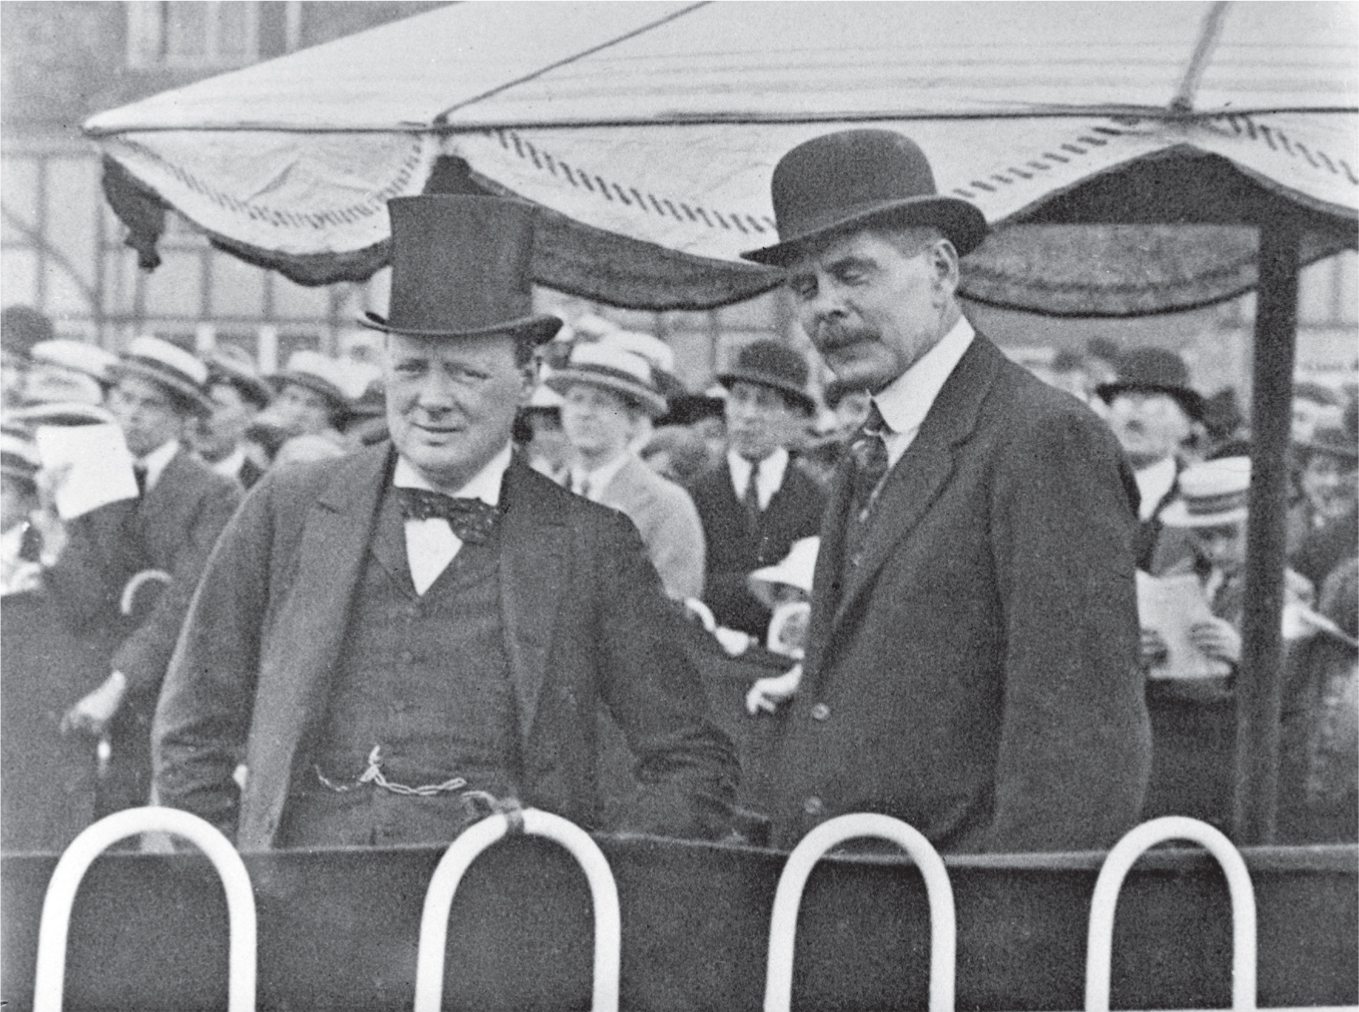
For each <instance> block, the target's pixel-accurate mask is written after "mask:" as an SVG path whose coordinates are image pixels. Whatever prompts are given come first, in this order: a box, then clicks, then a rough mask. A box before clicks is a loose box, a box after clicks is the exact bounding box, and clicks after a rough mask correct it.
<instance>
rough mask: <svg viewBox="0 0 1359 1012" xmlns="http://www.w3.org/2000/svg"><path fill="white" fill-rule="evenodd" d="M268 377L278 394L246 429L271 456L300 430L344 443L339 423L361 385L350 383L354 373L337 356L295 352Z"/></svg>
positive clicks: (345, 416)
mask: <svg viewBox="0 0 1359 1012" xmlns="http://www.w3.org/2000/svg"><path fill="white" fill-rule="evenodd" d="M270 379H271V381H272V382H273V384H274V386H275V387H276V388H277V389H278V395H277V396H276V397H275V398H274V401H273V403H272V404H270V405H269V407H268V408H266V409H265V410H264V411H261V412H260V413H259V415H258V416H256V418H255V420H254V422H253V423H252V424H251V425H250V427H249V429H248V430H247V434H248V435H250V436H251V437H252V438H254V439H257V440H259V441H260V443H261V444H263V445H264V447H265V448H266V450H267V451H268V452H269V454H270V457H272V456H273V455H274V454H276V453H278V450H279V448H280V447H281V446H282V445H283V444H284V443H285V442H287V441H288V440H289V439H292V438H294V437H296V436H320V437H322V438H323V439H328V440H330V441H331V442H333V443H334V444H335V445H336V446H340V447H343V446H344V445H345V442H344V436H343V435H341V429H343V428H344V424H345V422H346V420H347V419H348V417H349V410H350V406H351V402H352V401H353V400H354V399H356V398H357V397H358V396H359V395H361V394H362V392H363V391H362V389H359V390H352V389H350V388H349V383H350V377H349V376H348V375H346V373H345V369H344V366H343V365H342V364H341V363H340V361H339V360H338V359H334V358H331V357H329V356H327V355H322V354H321V353H320V352H318V351H310V350H303V351H297V352H293V354H292V355H291V356H290V357H289V358H288V364H287V366H286V367H285V368H284V369H283V371H282V372H280V373H278V374H277V375H275V376H272V377H270Z"/></svg>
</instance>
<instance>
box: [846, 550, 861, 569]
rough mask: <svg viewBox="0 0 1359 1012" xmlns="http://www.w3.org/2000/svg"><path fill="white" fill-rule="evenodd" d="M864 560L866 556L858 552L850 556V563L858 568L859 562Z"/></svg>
mask: <svg viewBox="0 0 1359 1012" xmlns="http://www.w3.org/2000/svg"><path fill="white" fill-rule="evenodd" d="M863 561H864V557H863V556H862V555H860V554H859V553H858V552H855V553H854V554H853V555H851V556H850V557H849V564H850V565H851V566H853V567H854V568H855V569H858V568H859V564H860V563H861V562H863Z"/></svg>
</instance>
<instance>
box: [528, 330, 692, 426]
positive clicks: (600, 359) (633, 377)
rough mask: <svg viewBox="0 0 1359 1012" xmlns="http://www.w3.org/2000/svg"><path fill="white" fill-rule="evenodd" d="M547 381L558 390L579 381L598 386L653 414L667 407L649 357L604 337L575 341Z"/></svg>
mask: <svg viewBox="0 0 1359 1012" xmlns="http://www.w3.org/2000/svg"><path fill="white" fill-rule="evenodd" d="M546 383H547V385H548V386H549V387H550V388H551V389H553V390H555V391H556V392H557V393H559V394H565V393H566V391H567V390H569V389H570V388H571V387H573V386H575V385H576V384H578V383H585V384H588V385H590V386H596V387H601V388H603V389H605V390H610V391H612V392H613V393H616V394H618V395H620V396H621V397H623V398H625V399H626V400H629V401H631V402H632V403H633V404H635V405H637V406H638V407H639V408H641V409H642V410H643V411H645V412H646V413H647V414H648V415H649V416H651V417H652V418H659V417H660V416H661V415H663V414H665V411H666V400H665V397H664V396H663V395H662V394H661V391H660V389H659V387H658V386H657V384H656V373H655V370H654V369H653V368H652V363H651V361H650V360H649V359H647V358H646V357H645V356H643V355H639V354H637V352H635V351H630V350H628V349H627V348H622V347H619V346H617V345H615V344H612V343H610V342H609V341H608V340H607V339H605V340H602V341H576V342H574V343H573V344H572V346H571V355H570V357H569V358H568V359H567V360H566V362H565V364H564V365H562V366H560V367H559V368H557V369H554V370H553V371H552V374H551V375H550V376H548V377H547V380H546Z"/></svg>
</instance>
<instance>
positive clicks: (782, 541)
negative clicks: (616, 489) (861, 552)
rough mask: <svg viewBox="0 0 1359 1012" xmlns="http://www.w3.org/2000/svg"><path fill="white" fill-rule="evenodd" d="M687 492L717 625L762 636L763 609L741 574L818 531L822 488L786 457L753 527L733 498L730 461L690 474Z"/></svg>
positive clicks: (765, 627)
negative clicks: (698, 529) (698, 522)
mask: <svg viewBox="0 0 1359 1012" xmlns="http://www.w3.org/2000/svg"><path fill="white" fill-rule="evenodd" d="M689 494H690V495H691V496H693V500H694V506H696V507H697V508H698V518H699V520H701V521H702V522H703V537H704V540H705V541H706V542H707V548H708V554H707V567H706V568H707V578H706V582H705V583H704V589H703V601H704V603H705V604H707V605H708V607H710V608H711V609H712V612H713V616H714V617H715V618H716V619H717V622H718V624H719V625H724V626H727V627H728V628H731V629H740V630H741V631H742V632H746V633H749V634H750V635H752V636H756V637H758V638H759V639H760V640H761V641H763V640H764V636H765V632H766V631H767V630H768V628H769V617H770V613H769V609H768V608H766V607H765V606H764V605H763V604H761V603H760V602H759V600H758V599H756V597H755V596H754V595H753V594H751V592H750V589H749V587H748V586H747V584H746V577H748V576H749V575H750V574H751V573H752V572H754V571H755V570H757V569H759V568H761V567H762V566H772V565H773V564H774V563H776V562H778V561H779V560H780V559H782V558H783V557H784V556H785V555H787V554H788V550H789V549H790V548H792V546H793V542H794V541H798V540H800V539H802V538H811V537H815V536H816V535H817V534H818V533H820V530H821V515H822V514H823V513H824V512H825V510H826V495H825V493H824V492H822V491H821V488H820V487H819V486H818V485H817V484H816V482H814V481H813V480H812V479H811V478H809V477H808V476H807V475H806V474H805V473H804V472H803V471H802V469H801V468H799V467H798V466H797V464H796V462H795V461H793V460H789V461H788V467H787V468H786V469H785V470H784V472H783V482H782V484H780V485H779V487H778V490H777V491H775V492H774V494H773V496H771V497H770V499H769V504H768V505H767V506H766V507H765V508H764V509H763V510H761V511H760V519H759V523H758V524H757V525H755V527H754V529H753V530H752V527H751V523H750V519H749V515H748V514H747V512H746V508H745V505H744V504H743V503H742V502H741V501H740V500H739V499H737V498H736V488H735V486H733V485H732V480H731V465H730V464H729V463H727V462H726V461H725V460H724V461H723V462H722V463H721V464H720V465H719V466H717V467H715V468H712V469H711V470H709V471H706V472H704V473H703V474H701V475H699V477H697V478H696V479H694V483H693V485H692V486H690V489H689Z"/></svg>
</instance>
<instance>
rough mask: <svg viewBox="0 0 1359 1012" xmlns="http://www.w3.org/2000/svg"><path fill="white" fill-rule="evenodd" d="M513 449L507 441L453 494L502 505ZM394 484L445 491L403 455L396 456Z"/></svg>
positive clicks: (402, 486)
mask: <svg viewBox="0 0 1359 1012" xmlns="http://www.w3.org/2000/svg"><path fill="white" fill-rule="evenodd" d="M513 450H514V448H513V446H512V445H511V444H510V443H506V444H505V448H504V449H502V450H501V451H500V452H499V453H497V454H496V455H495V456H494V457H492V458H491V459H490V460H489V461H487V462H486V466H485V467H483V468H482V469H481V470H480V471H478V472H477V473H476V474H474V475H472V477H471V478H470V479H469V480H468V482H467V484H465V485H463V487H462V488H460V489H458V490H457V491H456V492H454V493H453V495H455V496H457V497H458V498H460V499H480V500H481V501H482V502H484V503H486V504H487V505H489V506H498V505H500V485H501V482H502V481H503V480H504V478H505V471H506V470H508V469H509V466H510V457H511V456H512V454H513ZM392 484H393V485H395V486H396V487H397V488H423V489H426V490H428V491H430V492H442V491H443V489H437V488H435V487H434V486H433V485H431V484H430V483H429V482H428V481H426V480H425V478H424V477H423V476H422V475H421V474H420V472H419V471H417V470H416V469H415V465H413V464H412V463H410V461H408V460H407V459H406V458H405V457H401V456H398V457H397V458H396V470H395V471H394V472H393V474H392Z"/></svg>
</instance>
